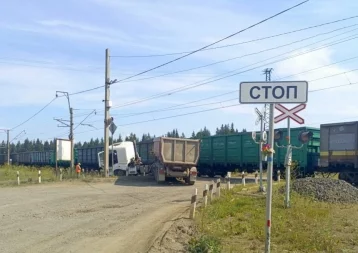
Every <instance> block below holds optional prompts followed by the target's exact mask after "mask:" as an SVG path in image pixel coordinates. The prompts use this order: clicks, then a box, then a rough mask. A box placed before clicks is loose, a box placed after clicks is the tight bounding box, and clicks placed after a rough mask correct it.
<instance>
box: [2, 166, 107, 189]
mask: <svg viewBox="0 0 358 253" xmlns="http://www.w3.org/2000/svg"><path fill="white" fill-rule="evenodd" d="M59 169H60V168H59ZM40 170H41V183H49V182H57V181H60V176H59V173H60V172H59V170H58V175H57V176H56V171H55V169H54V168H52V167H42V168H40ZM17 171H19V178H20V185H23V184H25V185H27V184H38V171H39V168H37V167H29V166H15V165H10V166H9V165H3V166H0V186H12V185H17ZM101 177H102V176H101V175H98V174H97V173H95V172H93V173H85V177H83V175H82V174H81V175H80V178H78V179H77V175H75V173H73V174H72V175H71V174H70V172H69V169H68V168H67V169H66V168H65V169H62V180H63V181H72V180H79V181H85V182H92V181H95V180H96V179H100V178H101ZM112 180H113V179H112Z"/></svg>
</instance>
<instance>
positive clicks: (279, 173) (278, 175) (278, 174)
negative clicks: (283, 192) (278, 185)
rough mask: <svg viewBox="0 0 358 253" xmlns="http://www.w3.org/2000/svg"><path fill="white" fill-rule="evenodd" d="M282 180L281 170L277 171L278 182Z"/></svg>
mask: <svg viewBox="0 0 358 253" xmlns="http://www.w3.org/2000/svg"><path fill="white" fill-rule="evenodd" d="M280 181H281V171H279V170H278V171H277V182H280Z"/></svg>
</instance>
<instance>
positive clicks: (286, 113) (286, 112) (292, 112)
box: [274, 104, 306, 208]
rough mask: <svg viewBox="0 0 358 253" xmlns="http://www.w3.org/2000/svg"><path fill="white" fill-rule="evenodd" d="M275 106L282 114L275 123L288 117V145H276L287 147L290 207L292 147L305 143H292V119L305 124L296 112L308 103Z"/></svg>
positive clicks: (286, 199) (287, 197)
mask: <svg viewBox="0 0 358 253" xmlns="http://www.w3.org/2000/svg"><path fill="white" fill-rule="evenodd" d="M275 108H276V109H277V110H279V111H280V112H281V114H280V115H278V116H276V117H275V119H274V121H275V123H278V122H280V121H282V120H284V119H286V118H287V146H279V145H277V143H276V146H277V147H279V148H287V151H286V157H285V166H286V173H285V179H286V180H285V181H286V187H285V207H286V208H289V207H290V206H291V204H290V181H291V163H292V149H293V148H294V149H300V148H302V147H303V144H302V145H301V146H300V147H295V146H292V145H291V126H290V119H293V120H294V121H296V122H297V123H298V124H304V123H305V120H304V119H303V118H301V117H300V116H298V115H297V114H296V113H298V112H299V111H302V110H304V109H305V108H306V104H300V105H298V106H296V107H294V108H292V109H287V108H286V107H284V106H283V105H280V104H276V106H275ZM299 140H300V139H299ZM300 141H301V140H300ZM301 142H302V141H301Z"/></svg>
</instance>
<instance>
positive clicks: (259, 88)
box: [240, 81, 308, 253]
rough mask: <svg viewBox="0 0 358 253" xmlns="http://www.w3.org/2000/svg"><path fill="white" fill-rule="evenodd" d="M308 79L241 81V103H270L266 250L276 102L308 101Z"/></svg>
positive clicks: (266, 229)
mask: <svg viewBox="0 0 358 253" xmlns="http://www.w3.org/2000/svg"><path fill="white" fill-rule="evenodd" d="M307 91H308V83H307V82H306V81H286V82H241V83H240V103H241V104H270V115H269V116H270V119H269V138H268V144H269V145H270V152H269V155H268V158H267V170H268V173H267V194H266V227H265V235H266V241H265V252H266V253H269V252H270V246H271V207H272V172H273V153H274V150H273V146H274V136H275V135H274V104H277V103H281V104H298V103H306V102H307V96H308V92H307Z"/></svg>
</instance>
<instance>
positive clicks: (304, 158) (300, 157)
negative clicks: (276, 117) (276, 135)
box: [273, 127, 320, 180]
mask: <svg viewBox="0 0 358 253" xmlns="http://www.w3.org/2000/svg"><path fill="white" fill-rule="evenodd" d="M278 130H280V131H282V133H283V139H282V140H281V141H280V142H278V143H277V144H278V145H285V146H286V145H287V139H286V136H287V128H279V129H278ZM301 131H311V132H312V133H313V136H312V139H311V140H310V141H309V142H308V143H306V144H304V145H303V146H302V148H301V149H293V150H292V162H293V164H295V165H296V168H292V172H291V174H294V175H295V177H307V176H312V175H314V172H315V170H317V168H318V162H319V156H320V129H319V128H311V127H298V128H291V133H290V134H291V145H293V146H296V147H300V146H301V145H302V144H301V143H300V142H299V140H298V136H299V133H300V132H301ZM286 151H287V149H286V148H278V147H277V145H276V144H275V155H274V173H273V177H274V179H275V180H276V178H277V170H280V172H281V175H282V176H283V177H284V172H285V157H286Z"/></svg>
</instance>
